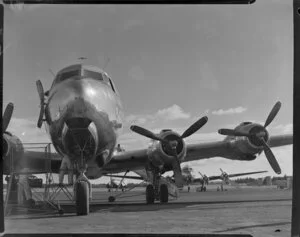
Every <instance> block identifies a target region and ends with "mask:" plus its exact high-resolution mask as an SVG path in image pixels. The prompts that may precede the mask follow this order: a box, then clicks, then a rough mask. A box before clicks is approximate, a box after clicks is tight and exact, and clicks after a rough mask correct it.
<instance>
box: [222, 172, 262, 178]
mask: <svg viewBox="0 0 300 237" xmlns="http://www.w3.org/2000/svg"><path fill="white" fill-rule="evenodd" d="M266 172H268V171H266V170H264V171H256V172H248V173H239V174H229V175H228V177H229V178H232V177H238V176H244V175H249V174H260V173H266Z"/></svg>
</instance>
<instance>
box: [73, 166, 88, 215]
mask: <svg viewBox="0 0 300 237" xmlns="http://www.w3.org/2000/svg"><path fill="white" fill-rule="evenodd" d="M85 171H86V165H85V167H84V169H83V168H82V167H81V168H80V169H79V173H80V174H79V176H78V177H77V179H76V181H75V184H74V194H75V195H74V197H75V200H76V213H77V215H78V216H80V215H88V214H89V212H90V199H91V190H92V189H91V188H92V187H91V183H90V182H89V180H88V178H87V177H86V176H85V175H84V172H85Z"/></svg>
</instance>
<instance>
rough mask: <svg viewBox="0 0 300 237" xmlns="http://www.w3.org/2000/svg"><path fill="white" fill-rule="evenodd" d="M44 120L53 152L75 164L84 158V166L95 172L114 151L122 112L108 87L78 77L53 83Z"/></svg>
mask: <svg viewBox="0 0 300 237" xmlns="http://www.w3.org/2000/svg"><path fill="white" fill-rule="evenodd" d="M45 117H46V122H47V130H48V133H49V134H50V137H51V140H52V143H53V145H54V147H55V148H56V150H57V151H58V152H59V153H60V154H61V155H63V156H68V157H69V158H70V159H71V161H74V162H76V161H78V160H79V159H80V158H81V156H84V159H85V161H86V163H87V165H88V166H89V167H90V168H91V169H95V168H96V169H97V170H98V169H101V167H102V166H103V165H104V164H105V163H107V162H108V161H109V159H110V158H111V156H112V153H113V151H114V149H115V146H116V144H117V138H118V135H119V134H120V133H121V130H122V119H123V108H122V104H121V99H120V97H119V95H118V94H117V93H116V92H115V91H113V90H112V88H111V87H110V86H109V85H108V84H107V83H105V82H103V81H101V80H97V79H93V78H90V77H84V76H80V75H79V76H75V77H72V78H70V79H66V80H64V81H61V82H58V83H53V85H52V87H51V89H50V90H49V95H48V100H47V103H46V107H45ZM85 123H86V124H85ZM85 140H86V141H85ZM77 148H78V149H77Z"/></svg>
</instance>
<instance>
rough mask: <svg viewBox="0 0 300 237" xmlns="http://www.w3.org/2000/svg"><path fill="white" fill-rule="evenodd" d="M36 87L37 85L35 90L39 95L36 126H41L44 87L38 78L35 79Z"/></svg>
mask: <svg viewBox="0 0 300 237" xmlns="http://www.w3.org/2000/svg"><path fill="white" fill-rule="evenodd" d="M36 87H37V91H38V94H39V97H40V107H41V108H40V114H39V118H38V122H37V127H38V128H41V127H42V125H43V121H44V120H43V118H44V113H45V106H44V105H45V99H44V88H43V85H42V82H41V81H40V80H37V81H36Z"/></svg>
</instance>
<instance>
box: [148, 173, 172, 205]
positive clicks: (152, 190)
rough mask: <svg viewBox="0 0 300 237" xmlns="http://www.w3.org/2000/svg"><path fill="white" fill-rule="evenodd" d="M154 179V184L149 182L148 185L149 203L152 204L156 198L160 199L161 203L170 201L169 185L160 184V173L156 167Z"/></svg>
mask: <svg viewBox="0 0 300 237" xmlns="http://www.w3.org/2000/svg"><path fill="white" fill-rule="evenodd" d="M152 181H153V182H152V184H148V185H147V187H146V202H147V204H152V203H154V201H155V200H157V201H158V200H159V201H160V202H161V203H167V202H168V201H169V192H168V186H167V185H166V184H160V182H159V181H160V173H159V171H158V170H156V169H155V170H154V171H153V180H152Z"/></svg>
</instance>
